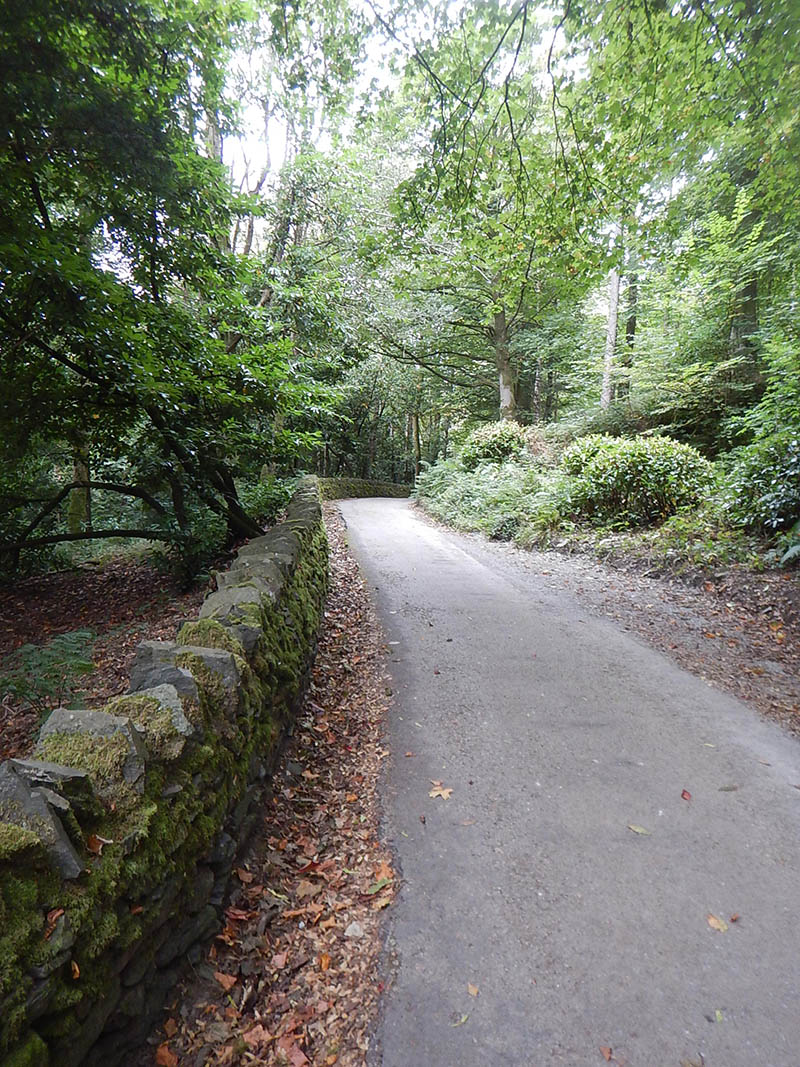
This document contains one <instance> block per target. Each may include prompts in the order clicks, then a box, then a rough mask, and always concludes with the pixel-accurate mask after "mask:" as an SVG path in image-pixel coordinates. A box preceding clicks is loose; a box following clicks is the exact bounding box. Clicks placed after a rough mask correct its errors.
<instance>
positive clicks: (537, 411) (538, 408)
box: [531, 359, 542, 422]
mask: <svg viewBox="0 0 800 1067" xmlns="http://www.w3.org/2000/svg"><path fill="white" fill-rule="evenodd" d="M531 409H532V411H533V418H534V420H535V421H536V422H541V421H542V361H541V359H537V360H536V369H535V371H534V375H533V397H532V398H531Z"/></svg>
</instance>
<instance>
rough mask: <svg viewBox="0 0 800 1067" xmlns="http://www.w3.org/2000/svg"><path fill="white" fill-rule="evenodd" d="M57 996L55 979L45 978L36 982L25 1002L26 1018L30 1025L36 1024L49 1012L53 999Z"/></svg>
mask: <svg viewBox="0 0 800 1067" xmlns="http://www.w3.org/2000/svg"><path fill="white" fill-rule="evenodd" d="M55 994H56V981H55V979H54V978H43V979H41V980H40V981H38V982H34V983H33V985H32V986H31V988H30V990H29V991H28V997H27V1000H26V1001H25V1017H26V1021H27V1022H28V1023H33V1022H36V1020H37V1019H41V1017H42V1016H43V1015H44V1014H45V1013H46V1012H47V1009H48V1008H49V1007H50V1004H51V1003H52V1001H53V997H54V996H55Z"/></svg>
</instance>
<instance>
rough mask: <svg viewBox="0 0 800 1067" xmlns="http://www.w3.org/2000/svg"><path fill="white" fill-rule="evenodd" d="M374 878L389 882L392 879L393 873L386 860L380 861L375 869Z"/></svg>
mask: <svg viewBox="0 0 800 1067" xmlns="http://www.w3.org/2000/svg"><path fill="white" fill-rule="evenodd" d="M375 878H376V879H378V878H388V879H390V880H391V879H392V878H394V871H393V870H392V868H391V867H390V866H389V864H388V863H387V862H386V860H381V863H380V865H379V866H378V867H376V868H375Z"/></svg>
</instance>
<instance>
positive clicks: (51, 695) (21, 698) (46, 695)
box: [0, 630, 97, 715]
mask: <svg viewBox="0 0 800 1067" xmlns="http://www.w3.org/2000/svg"><path fill="white" fill-rule="evenodd" d="M96 638H97V634H95V633H94V631H93V630H71V631H70V632H69V633H64V634H58V635H57V636H56V637H53V638H51V639H50V640H49V641H47V642H45V643H44V644H42V645H32V644H28V645H22V646H21V647H20V648H18V649H16V651H14V652H11V653H9V654H8V655H7V656H6V657H5V658H4V659H3V661H2V663H0V692H3V693H6V694H8V695H10V696H11V697H12V698H13V699H14V700H15V701H16V702H18V703H19V704H21V705H23V706H25V707H29V708H32V709H33V710H34V711H37V712H38V713H39V714H40V715H44V714H45V713H46V712H47V711H49V710H51V709H52V708H54V707H56V706H57V705H59V704H65V703H66V702H67V701H69V700H70V699H71V698H73V697H74V696H76V694H77V692H78V685H79V678H80V677H81V676H82V675H85V674H90V673H91V672H92V671H93V670H94V663H92V658H91V657H92V649H93V648H94V643H95V640H96Z"/></svg>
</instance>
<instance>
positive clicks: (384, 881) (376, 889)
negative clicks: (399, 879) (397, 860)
mask: <svg viewBox="0 0 800 1067" xmlns="http://www.w3.org/2000/svg"><path fill="white" fill-rule="evenodd" d="M391 881H392V879H391V878H379V879H378V881H377V882H374V883H373V884H372V885H371V886H370V887H369V889H368V890H367V894H368V895H369V896H374V894H375V893H380V891H381V890H382V889H385V888H386V886H387V885H389V884H390V883H391Z"/></svg>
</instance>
